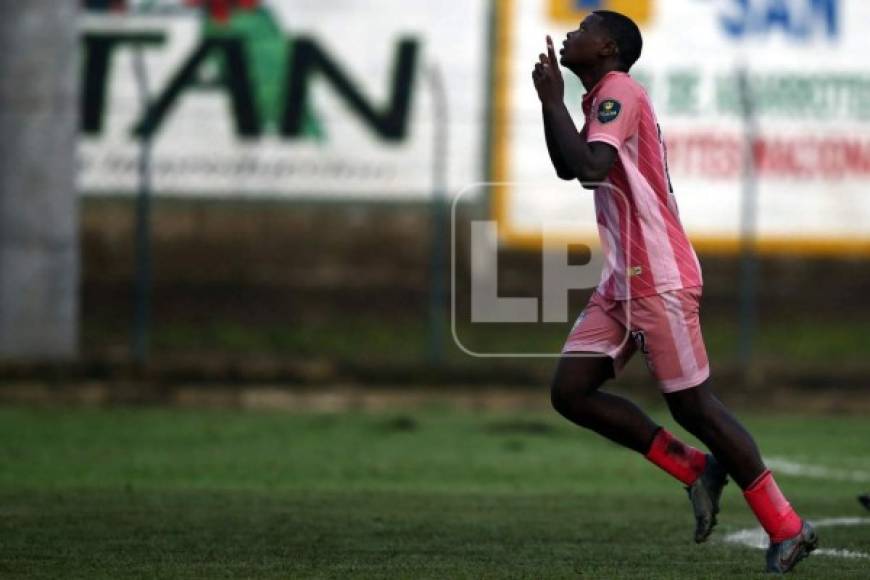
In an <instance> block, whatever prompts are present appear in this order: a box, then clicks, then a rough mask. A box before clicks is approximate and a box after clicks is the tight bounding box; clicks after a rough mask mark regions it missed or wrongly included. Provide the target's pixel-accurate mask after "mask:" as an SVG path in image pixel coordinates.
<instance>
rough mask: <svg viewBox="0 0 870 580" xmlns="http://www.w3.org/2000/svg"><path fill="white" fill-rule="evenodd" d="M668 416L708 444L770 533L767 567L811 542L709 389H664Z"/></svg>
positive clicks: (781, 566)
mask: <svg viewBox="0 0 870 580" xmlns="http://www.w3.org/2000/svg"><path fill="white" fill-rule="evenodd" d="M665 398H666V400H667V402H668V407H669V408H670V410H671V413H672V414H673V416H674V418H675V419H676V420H677V421H678V422H679V423H680V425H682V426H683V427H684V428H685V429H686V430H687V431H689V432H691V433H692V434H693V435H695V436H696V437H697V438H698V439H700V440H701V441H703V442H704V444H705V445H706V446H707V447H709V448H710V450H711V451H712V452H713V455H714V456H715V457H716V459H717V460H718V461H719V462H720V463H722V464H723V465H724V466H725V467H726V469H727V470H728V473H730V474H731V476H732V477H733V478H734V480H735V481H736V482H737V484H738V485H739V486H740V488H741V489H742V490H743V496H744V497H745V498H746V502H747V503H748V504H749V507H750V508H751V509H752V511H753V512H754V513H755V516H756V517H757V518H758V521H759V523H761V526H762V527H763V528H764V530H765V531H766V532H767V534H768V536H770V547H769V548H768V551H767V568H768V571H770V572H787V571H789V570H790V569H791V568H792V567H794V565H795V564H797V562H798V561H800V560H801V559H802V558H804V557H805V556H807V555H808V554H809V553H810V552H811V551H813V550H814V549H815V548H816V545H817V543H818V539H817V538H816V534H815V531H814V530H813V528H812V526H810V525H809V524H808V523H806V522H805V521H803V520H802V519H801V518H800V516H799V515H798V514H797V512H796V511H795V510H794V508H793V507H792V506H791V504H790V503H789V502H788V500H787V499H786V498H785V496H784V495H783V493H782V491H780V489H779V486H778V485H777V483H776V480H774V478H773V474H772V473H771V472H770V470H768V469H767V468H766V467H765V465H764V462H763V461H762V459H761V454H760V453H759V451H758V446H757V445H756V444H755V441H754V440H753V439H752V436H751V435H750V434H749V432H748V431H747V430H746V429H745V428H744V427H743V426H742V425H741V424H740V422H739V421H738V420H737V419H736V418H735V417H734V415H733V414H731V412H730V411H729V410H728V409H727V408H726V407H725V405H723V404H722V403H721V402H720V401H719V399H717V398H716V396H715V395H714V394H713V392H712V390H711V389H710V385H709V380H707V381H705V382H704V383H702V384H701V385H698V386H697V387H694V388H690V389H685V390H682V391H677V392H673V393H668V394H666V395H665Z"/></svg>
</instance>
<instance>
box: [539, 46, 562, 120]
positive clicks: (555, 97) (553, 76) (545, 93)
mask: <svg viewBox="0 0 870 580" xmlns="http://www.w3.org/2000/svg"><path fill="white" fill-rule="evenodd" d="M532 80H533V81H534V83H535V90H536V91H537V92H538V97H539V98H540V99H541V103H543V104H554V103H561V102H563V100H564V98H565V81H564V80H563V79H562V71H561V70H560V69H559V61H558V60H556V51H555V49H554V48H553V39H552V38H550V37H549V36H547V54H544V53H541V54H540V55H539V56H538V62H537V63H536V64H535V69H534V70H533V71H532Z"/></svg>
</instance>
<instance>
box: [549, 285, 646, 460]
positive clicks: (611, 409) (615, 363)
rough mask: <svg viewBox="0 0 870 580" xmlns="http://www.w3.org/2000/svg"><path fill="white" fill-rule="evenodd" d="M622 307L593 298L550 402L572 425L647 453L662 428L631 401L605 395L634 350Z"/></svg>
mask: <svg viewBox="0 0 870 580" xmlns="http://www.w3.org/2000/svg"><path fill="white" fill-rule="evenodd" d="M618 308H620V304H619V303H617V302H615V301H612V300H608V299H604V298H602V297H601V295H600V294H598V293H597V292H595V293H593V294H592V297H591V298H590V300H589V303H588V304H587V305H586V308H584V309H583V312H582V313H581V314H580V316H579V317H578V318H577V322H576V323H575V324H574V327H573V328H572V329H571V332H570V334H569V335H568V338H567V339H566V341H565V346H564V347H563V348H562V352H563V356H562V358H561V359H560V360H559V363H558V365H557V367H556V372H555V373H554V376H553V381H552V384H551V389H550V399H551V401H552V404H553V408H554V409H556V411H558V412H559V414H561V415H562V416H563V417H565V418H566V419H568V420H569V421H572V422H573V423H575V424H577V425H580V426H581V427H585V428H587V429H591V430H592V431H595V432H596V433H598V434H600V435H602V436H604V437H606V438H608V439H610V440H611V441H614V442H616V443H618V444H620V445H622V446H624V447H628V448H629V449H634V450H635V451H638V452H640V453H645V452H646V450H647V449H649V446H650V442H651V441H652V439H653V437H654V436H655V432H656V430H657V429H658V425H656V424H655V423H654V422H653V421H652V419H650V418H649V417H648V416H647V415H646V414H645V413H644V412H643V411H641V410H640V409H639V408H638V407H637V406H636V405H635V404H634V403H632V402H631V401H629V400H628V399H625V398H623V397H619V396H617V395H613V394H610V393H604V392H601V391H600V390H599V388H600V387H601V385H603V384H604V383H605V382H607V381H608V380H609V379H611V378H613V377H614V375H615V374H616V373H617V372H619V370H620V369H621V368H622V366H623V365H624V364H625V362H626V360H628V358H630V357H631V353H632V350H633V344H632V343H631V341H630V340H628V333H627V330H626V328H625V326H624V325H623V324H622V323H621V322H620V317H619V316H616V315H614V311H615V310H616V309H618Z"/></svg>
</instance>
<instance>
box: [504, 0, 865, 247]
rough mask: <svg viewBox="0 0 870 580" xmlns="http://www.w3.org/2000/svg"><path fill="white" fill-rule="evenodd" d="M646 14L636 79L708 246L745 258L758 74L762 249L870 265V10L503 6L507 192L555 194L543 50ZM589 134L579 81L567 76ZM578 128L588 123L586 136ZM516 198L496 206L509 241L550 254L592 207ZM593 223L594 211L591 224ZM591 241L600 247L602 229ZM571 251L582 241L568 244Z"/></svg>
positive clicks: (574, 192) (613, 3) (564, 190)
mask: <svg viewBox="0 0 870 580" xmlns="http://www.w3.org/2000/svg"><path fill="white" fill-rule="evenodd" d="M599 8H600V9H613V10H617V11H621V12H624V13H626V14H629V15H630V16H632V17H633V18H634V19H635V20H636V21H637V22H638V23H639V24H640V26H641V29H642V31H643V34H644V50H643V55H642V57H641V59H640V61H639V62H638V64H637V65H636V66H635V68H634V69H633V71H632V75H633V76H634V77H635V78H636V79H638V80H639V81H640V82H641V83H642V84H644V85H645V86H646V87H647V90H648V91H649V93H650V95H651V97H652V99H653V102H654V103H655V106H656V109H657V113H658V116H659V122H660V124H661V128H662V131H663V133H664V136H665V140H666V144H667V151H668V161H669V167H670V174H671V177H672V181H673V185H674V189H675V193H676V196H677V201H678V203H679V207H680V215H681V218H682V220H683V223H684V225H685V226H686V229H687V230H688V232H689V234H690V236H691V238H692V240H693V241H694V242H695V243H696V245H697V247H698V248H699V249H701V250H706V251H731V250H734V249H736V248H737V247H738V240H739V235H740V227H741V226H740V223H741V217H740V216H741V198H742V195H743V191H744V185H743V183H744V182H743V171H744V169H743V167H744V163H743V159H744V151H748V148H746V145H747V144H748V141H747V133H746V122H745V115H744V113H743V107H742V105H741V93H740V89H739V84H738V71H739V70H741V69H744V70H746V71H747V73H748V79H749V86H750V90H751V94H752V97H753V99H752V103H753V107H754V109H755V117H756V124H757V131H758V133H757V136H756V139H755V140H754V142H753V144H752V151H753V154H754V159H755V166H756V168H755V171H756V174H757V182H756V191H757V200H756V202H757V208H758V213H757V223H758V240H759V247H760V249H761V250H762V251H785V252H791V251H793V252H808V253H826V252H833V253H838V252H860V253H870V64H868V62H870V61H868V58H867V55H870V34H868V33H867V24H868V23H870V2H867V1H866V0H637V1H635V0H631V1H629V0H609V1H608V0H505V1H503V2H500V3H499V9H500V10H499V15H498V22H499V24H498V26H499V34H498V35H497V36H498V38H499V40H500V46H499V47H498V48H497V56H498V58H497V60H496V70H497V75H496V78H497V81H496V83H497V88H496V90H495V97H494V98H495V101H496V108H495V111H496V123H495V124H494V126H493V180H494V181H496V182H505V183H540V182H545V181H553V180H556V177H555V173H554V171H553V170H552V168H551V167H550V164H549V159H548V156H547V150H546V144H545V142H544V135H543V129H542V124H541V112H540V105H539V102H538V99H537V96H536V94H535V90H534V87H533V85H532V80H531V70H532V68H533V66H534V63H535V61H536V60H537V57H538V54H539V53H540V52H543V51H544V50H545V42H544V38H545V35H546V34H551V35H552V36H553V39H554V43H555V45H556V49H557V51H558V49H559V48H560V45H561V43H562V40H563V39H564V37H565V34H566V33H567V32H568V31H570V30H573V29H575V28H576V27H577V25H578V23H579V22H580V21H581V20H582V19H583V18H584V17H585V15H586V14H588V11H590V10H595V9H599ZM563 72H564V75H565V79H566V102H567V103H568V108H569V110H570V111H571V113H572V114H573V115H574V117H575V120H576V119H580V120H581V121H582V113H581V111H580V100H581V96H582V94H583V93H584V92H585V91H584V89H583V88H582V86H581V85H580V83H579V81H578V80H577V79H576V78H575V77H574V75H572V74H571V73H569V72H568V71H563ZM578 128H579V124H578ZM534 191H535V188H530V187H518V186H516V185H502V186H500V187H499V188H498V189H497V190H496V191H495V193H494V197H493V202H494V203H493V208H494V213H495V217H496V218H497V220H498V222H499V225H500V228H501V229H500V234H501V239H502V241H503V242H506V243H508V244H511V243H513V244H537V243H540V235H539V234H538V233H537V232H538V230H539V228H540V224H541V223H543V222H547V221H552V220H553V219H555V218H558V217H559V216H561V215H563V214H564V212H565V208H568V207H573V206H572V204H571V199H572V198H573V197H574V196H578V195H581V196H582V195H589V192H586V191H584V190H582V189H581V188H580V187H579V186H578V185H577V184H574V183H562V184H560V186H559V187H558V192H557V193H555V194H553V195H551V196H536V195H528V194H527V195H524V192H534ZM590 211H591V210H590ZM588 218H589V219H586V220H583V221H582V223H578V224H577V227H576V228H575V229H573V230H572V232H570V233H571V237H573V238H574V239H576V238H577V237H578V235H579V236H580V237H583V238H585V239H588V240H589V241H590V242H591V243H597V242H595V240H597V233H596V229H595V218H594V215H590V216H588ZM566 237H567V232H566Z"/></svg>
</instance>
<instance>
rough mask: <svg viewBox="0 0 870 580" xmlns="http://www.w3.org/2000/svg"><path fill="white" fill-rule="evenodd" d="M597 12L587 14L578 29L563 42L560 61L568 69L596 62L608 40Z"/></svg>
mask: <svg viewBox="0 0 870 580" xmlns="http://www.w3.org/2000/svg"><path fill="white" fill-rule="evenodd" d="M600 20H601V17H600V16H598V15H597V14H590V15H589V16H587V17H586V18H585V19H584V20H583V22H581V23H580V26H579V27H578V28H577V30H572V31H571V32H569V33H568V36H566V37H565V40H564V41H563V42H562V50H560V51H559V54H560V55H561V57H560V58H559V63H560V64H561V65H562V66H564V67H566V68H568V69H572V70H574V69H583V68H586V67H587V66H589V65H592V64H595V62H596V61H597V60H598V55H599V52H600V50H601V47H602V46H603V45H604V42H605V41H606V36H604V34H603V33H602V31H601V29H600V25H599V21H600Z"/></svg>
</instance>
